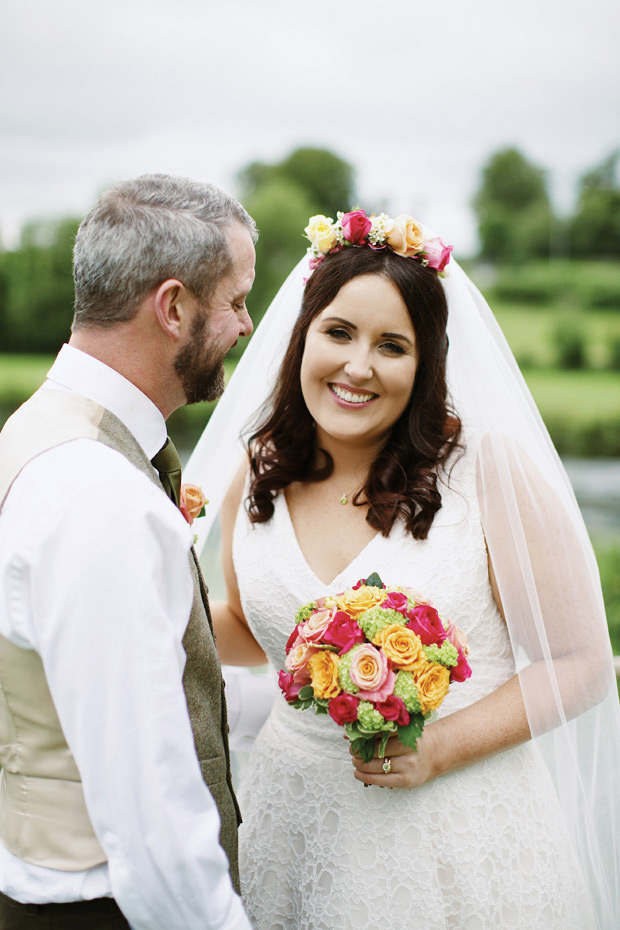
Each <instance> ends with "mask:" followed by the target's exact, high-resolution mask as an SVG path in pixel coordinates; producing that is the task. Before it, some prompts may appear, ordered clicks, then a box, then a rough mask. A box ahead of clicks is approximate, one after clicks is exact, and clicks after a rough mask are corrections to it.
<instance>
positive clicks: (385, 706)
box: [375, 694, 409, 727]
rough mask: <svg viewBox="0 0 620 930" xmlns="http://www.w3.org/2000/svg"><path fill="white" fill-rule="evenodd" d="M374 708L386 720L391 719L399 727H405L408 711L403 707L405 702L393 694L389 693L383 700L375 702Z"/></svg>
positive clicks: (407, 721)
mask: <svg viewBox="0 0 620 930" xmlns="http://www.w3.org/2000/svg"><path fill="white" fill-rule="evenodd" d="M375 709H376V710H378V711H379V713H380V714H382V715H383V716H384V717H385V719H386V720H393V721H394V722H395V723H397V724H398V726H399V727H406V726H407V724H408V723H409V711H408V710H407V708H406V707H405V702H404V701H403V699H402V698H399V697H396V695H395V694H389V695H388V696H387V697H386V699H385V701H381V702H380V703H379V704H375Z"/></svg>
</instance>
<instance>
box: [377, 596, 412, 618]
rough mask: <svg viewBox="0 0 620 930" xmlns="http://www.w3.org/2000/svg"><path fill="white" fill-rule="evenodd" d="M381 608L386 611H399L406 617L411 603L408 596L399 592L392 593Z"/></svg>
mask: <svg viewBox="0 0 620 930" xmlns="http://www.w3.org/2000/svg"><path fill="white" fill-rule="evenodd" d="M380 606H381V607H382V608H385V609H388V608H389V609H390V610H398V611H399V613H401V614H405V615H406V613H407V608H408V606H409V601H408V600H407V595H406V594H401V593H400V592H399V591H390V593H389V594H388V596H387V597H386V599H385V600H384V601H383V603H382V604H381V605H380Z"/></svg>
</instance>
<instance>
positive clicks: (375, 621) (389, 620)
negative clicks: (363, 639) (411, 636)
mask: <svg viewBox="0 0 620 930" xmlns="http://www.w3.org/2000/svg"><path fill="white" fill-rule="evenodd" d="M357 622H358V623H359V625H360V626H361V628H362V630H363V631H364V633H365V634H366V636H367V638H368V639H369V640H371V641H372V640H373V639H374V638H375V636H376V635H377V633H379V632H380V631H381V630H383V629H384V628H385V627H386V626H391V625H392V624H394V623H397V624H399V625H400V626H404V625H405V623H406V622H407V620H406V618H405V617H403V615H402V614H401V613H400V612H399V611H398V610H392V609H391V607H387V608H384V607H371V608H370V610H365V611H364V613H363V614H360V615H359V617H358V618H357Z"/></svg>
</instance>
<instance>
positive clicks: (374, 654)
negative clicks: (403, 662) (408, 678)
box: [349, 643, 396, 701]
mask: <svg viewBox="0 0 620 930" xmlns="http://www.w3.org/2000/svg"><path fill="white" fill-rule="evenodd" d="M352 656H353V657H352V659H351V668H350V671H349V674H350V676H351V681H352V682H353V684H354V685H357V687H358V688H359V689H360V690H359V691H358V692H357V697H358V698H360V699H361V700H363V701H385V699H386V698H387V696H388V695H389V694H393V692H394V685H395V684H396V675H395V674H394V672H393V671H392V670H391V669H390V667H389V665H388V660H387V657H386V656H385V654H384V653H383V652H382V651H381V650H380V649H377V648H376V647H375V646H371V645H370V643H364V644H363V645H362V646H358V647H357V648H356V650H355V652H354V653H352Z"/></svg>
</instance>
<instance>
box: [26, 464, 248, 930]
mask: <svg viewBox="0 0 620 930" xmlns="http://www.w3.org/2000/svg"><path fill="white" fill-rule="evenodd" d="M105 451H106V454H108V459H109V457H110V456H112V460H111V461H112V464H113V466H114V467H113V468H112V469H111V471H112V473H113V472H114V470H115V469H116V471H117V473H116V474H110V475H109V477H106V478H103V477H101V476H96V475H94V476H93V479H92V480H91V481H89V482H87V483H86V485H85V486H81V487H79V488H77V489H76V490H75V491H74V492H72V493H71V494H70V496H69V499H68V500H67V501H66V505H64V506H62V507H61V508H58V507H57V508H56V510H57V515H56V518H55V520H54V521H53V523H52V525H50V526H47V527H46V528H45V529H44V531H42V532H41V534H40V535H39V537H38V539H37V543H36V547H35V548H34V550H33V554H32V557H31V558H30V559H29V560H28V562H29V564H28V568H27V571H26V572H25V573H24V579H25V580H26V579H27V584H28V592H27V595H26V596H25V599H26V600H27V599H28V598H29V599H30V612H31V616H32V624H33V630H32V633H33V641H34V645H35V648H36V649H37V651H38V652H39V653H40V655H41V659H42V661H43V665H44V668H45V672H46V676H47V679H48V684H49V687H50V692H51V694H52V698H53V700H54V704H55V706H56V709H57V712H58V716H59V719H60V722H61V726H62V728H63V732H64V734H65V737H66V739H67V743H68V745H69V747H70V749H71V752H72V753H73V756H74V758H75V760H76V763H77V766H78V769H79V771H80V775H81V777H82V783H83V787H84V795H85V799H86V805H87V808H88V812H89V815H90V817H91V821H92V824H93V827H94V829H95V832H96V834H97V837H98V839H99V841H100V843H101V845H102V847H103V849H104V851H105V854H106V856H107V858H108V864H109V871H110V881H111V886H112V891H113V894H114V897H115V899H116V900H117V902H118V904H119V906H120V908H121V910H122V911H123V913H124V914H125V916H126V918H127V920H128V921H129V923H130V924H131V926H132V927H133V928H134V930H147V928H148V930H172V928H175V930H198V928H200V930H249V927H250V925H249V923H248V920H247V917H246V916H245V913H244V911H243V907H242V905H241V901H240V899H239V898H238V896H237V895H236V894H235V892H234V890H233V887H232V883H231V880H230V875H229V872H228V860H227V858H226V855H225V853H224V851H223V850H222V848H221V846H220V844H219V828H220V820H219V814H218V810H217V807H216V805H215V802H214V800H213V798H212V796H211V794H210V792H209V790H208V788H207V787H206V786H205V784H204V782H203V780H202V776H201V773H200V768H199V764H198V760H197V757H196V753H195V750H194V742H193V736H192V731H191V725H190V721H189V715H188V711H187V705H186V701H185V695H184V691H183V684H182V676H183V666H184V661H185V654H184V651H183V648H182V638H183V633H184V631H185V628H186V626H187V622H188V618H189V613H190V609H191V603H192V596H193V587H192V579H191V574H190V569H189V564H188V551H189V546H190V542H191V533H190V532H189V528H188V526H187V524H186V523H185V522H184V521H183V518H182V517H181V516H180V514H179V513H178V511H177V510H176V509H175V508H174V507H173V506H172V505H171V504H170V503H169V501H168V500H167V499H166V498H165V496H164V495H163V494H162V493H161V492H160V491H159V489H158V488H156V487H155V486H154V485H152V484H151V482H149V481H148V480H146V479H145V478H144V476H142V475H141V474H140V473H139V472H138V471H136V470H135V469H134V468H133V467H132V466H129V463H127V462H126V460H124V459H122V457H120V456H119V455H118V454H117V453H114V452H112V450H105ZM109 461H110V459H109ZM109 461H108V464H109ZM108 471H109V469H108ZM78 484H79V482H78Z"/></svg>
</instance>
